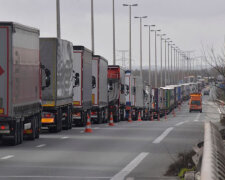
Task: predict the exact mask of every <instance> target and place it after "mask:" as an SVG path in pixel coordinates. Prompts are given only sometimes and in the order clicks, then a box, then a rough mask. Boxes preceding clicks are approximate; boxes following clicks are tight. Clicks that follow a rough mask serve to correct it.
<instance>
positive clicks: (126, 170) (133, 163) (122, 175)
mask: <svg viewBox="0 0 225 180" xmlns="http://www.w3.org/2000/svg"><path fill="white" fill-rule="evenodd" d="M148 154H149V153H147V152H142V153H140V154H139V155H138V156H137V157H136V158H135V159H133V160H132V161H131V162H130V163H129V164H128V165H127V166H126V167H125V168H123V169H122V170H121V171H120V172H118V173H117V174H116V175H115V176H113V177H112V178H111V180H124V178H125V177H126V176H127V175H128V174H129V173H130V172H131V171H133V170H134V169H135V168H136V167H137V166H138V165H139V164H140V163H141V161H142V160H143V159H144V158H145V157H146V156H147V155H148Z"/></svg>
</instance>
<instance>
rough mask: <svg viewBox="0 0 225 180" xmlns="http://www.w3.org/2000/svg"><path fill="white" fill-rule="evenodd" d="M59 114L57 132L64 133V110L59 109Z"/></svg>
mask: <svg viewBox="0 0 225 180" xmlns="http://www.w3.org/2000/svg"><path fill="white" fill-rule="evenodd" d="M57 112H58V114H57V116H56V117H57V124H56V132H60V131H62V110H61V109H59V110H58V111H57Z"/></svg>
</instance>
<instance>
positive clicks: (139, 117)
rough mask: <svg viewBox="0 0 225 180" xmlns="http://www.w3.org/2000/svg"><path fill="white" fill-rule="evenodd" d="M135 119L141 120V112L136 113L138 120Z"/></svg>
mask: <svg viewBox="0 0 225 180" xmlns="http://www.w3.org/2000/svg"><path fill="white" fill-rule="evenodd" d="M137 121H142V120H141V112H139V113H138V120H137Z"/></svg>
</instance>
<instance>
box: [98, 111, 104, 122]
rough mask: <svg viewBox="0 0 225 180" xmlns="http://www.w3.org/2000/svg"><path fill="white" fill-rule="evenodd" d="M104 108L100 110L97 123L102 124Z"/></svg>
mask: <svg viewBox="0 0 225 180" xmlns="http://www.w3.org/2000/svg"><path fill="white" fill-rule="evenodd" d="M102 119H103V118H102V110H100V111H99V112H98V119H97V124H102Z"/></svg>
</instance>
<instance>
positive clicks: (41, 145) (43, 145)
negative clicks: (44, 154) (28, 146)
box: [36, 144, 46, 148]
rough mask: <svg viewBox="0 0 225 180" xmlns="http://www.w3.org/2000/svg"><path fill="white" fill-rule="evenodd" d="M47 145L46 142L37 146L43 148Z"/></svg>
mask: <svg viewBox="0 0 225 180" xmlns="http://www.w3.org/2000/svg"><path fill="white" fill-rule="evenodd" d="M45 146H46V144H40V145H38V146H36V147H37V148H42V147H45Z"/></svg>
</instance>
